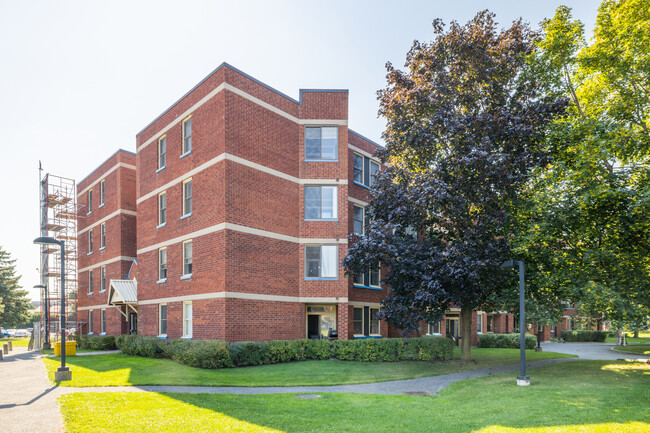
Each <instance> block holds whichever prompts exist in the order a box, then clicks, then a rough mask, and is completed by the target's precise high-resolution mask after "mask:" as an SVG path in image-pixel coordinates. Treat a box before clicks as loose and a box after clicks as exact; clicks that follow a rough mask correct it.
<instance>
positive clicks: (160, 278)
mask: <svg viewBox="0 0 650 433" xmlns="http://www.w3.org/2000/svg"><path fill="white" fill-rule="evenodd" d="M163 252H164V254H163ZM163 256H164V257H165V263H164V269H165V275H164V276H163V260H162V259H163ZM165 281H167V247H162V248H159V249H158V282H159V283H164V282H165Z"/></svg>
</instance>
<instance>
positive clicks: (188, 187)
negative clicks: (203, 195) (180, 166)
mask: <svg viewBox="0 0 650 433" xmlns="http://www.w3.org/2000/svg"><path fill="white" fill-rule="evenodd" d="M191 214H192V178H190V179H187V180H184V181H183V216H189V215H191Z"/></svg>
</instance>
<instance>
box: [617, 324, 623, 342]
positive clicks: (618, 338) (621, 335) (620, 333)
mask: <svg viewBox="0 0 650 433" xmlns="http://www.w3.org/2000/svg"><path fill="white" fill-rule="evenodd" d="M622 331H623V330H622V329H621V328H618V329H617V330H616V345H617V346H621V345H623V341H622V338H623V332H622Z"/></svg>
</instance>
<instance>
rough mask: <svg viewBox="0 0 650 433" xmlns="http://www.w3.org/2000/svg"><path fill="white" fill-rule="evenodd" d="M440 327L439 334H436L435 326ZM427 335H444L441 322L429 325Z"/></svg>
mask: <svg viewBox="0 0 650 433" xmlns="http://www.w3.org/2000/svg"><path fill="white" fill-rule="evenodd" d="M436 325H438V332H434V331H435V329H434V326H436ZM427 335H442V334H441V333H440V321H439V320H438V321H436V322H434V323H427Z"/></svg>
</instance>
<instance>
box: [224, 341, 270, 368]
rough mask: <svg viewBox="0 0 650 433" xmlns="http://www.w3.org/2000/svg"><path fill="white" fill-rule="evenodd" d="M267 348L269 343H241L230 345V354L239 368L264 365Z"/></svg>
mask: <svg viewBox="0 0 650 433" xmlns="http://www.w3.org/2000/svg"><path fill="white" fill-rule="evenodd" d="M267 346H268V345H267V343H262V342H257V341H241V342H238V343H231V344H229V345H228V353H229V354H230V359H232V362H233V364H235V366H237V367H246V366H249V365H262V364H263V363H264V359H265V358H266V352H267Z"/></svg>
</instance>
